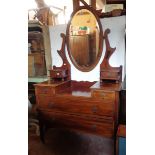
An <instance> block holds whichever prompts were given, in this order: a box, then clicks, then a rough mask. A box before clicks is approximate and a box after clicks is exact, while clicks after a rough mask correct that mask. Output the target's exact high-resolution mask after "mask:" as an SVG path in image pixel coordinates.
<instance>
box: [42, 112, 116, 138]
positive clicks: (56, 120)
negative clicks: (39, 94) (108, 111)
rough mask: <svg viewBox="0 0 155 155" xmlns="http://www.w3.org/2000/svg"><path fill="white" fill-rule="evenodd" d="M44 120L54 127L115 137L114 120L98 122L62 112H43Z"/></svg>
mask: <svg viewBox="0 0 155 155" xmlns="http://www.w3.org/2000/svg"><path fill="white" fill-rule="evenodd" d="M41 115H42V118H44V119H45V120H47V121H49V122H50V123H51V124H52V126H53V127H55V128H57V127H60V128H69V129H75V130H81V131H83V132H87V133H88V132H90V133H94V134H99V135H104V136H107V137H113V134H114V125H113V124H114V123H113V120H112V118H110V117H109V118H108V117H107V118H102V119H101V120H100V122H98V121H97V120H95V118H94V119H92V118H89V117H84V116H82V115H79V116H78V115H71V114H65V113H61V112H51V111H42V112H41Z"/></svg>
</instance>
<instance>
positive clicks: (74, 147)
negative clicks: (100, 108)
mask: <svg viewBox="0 0 155 155" xmlns="http://www.w3.org/2000/svg"><path fill="white" fill-rule="evenodd" d="M45 141H46V144H42V143H41V141H40V139H39V137H38V136H36V135H34V134H33V135H32V134H31V133H30V132H29V155H113V141H112V140H111V139H108V138H103V137H100V136H96V135H91V134H84V133H77V132H71V131H67V130H60V129H59V130H58V129H50V130H48V131H47V132H46V135H45Z"/></svg>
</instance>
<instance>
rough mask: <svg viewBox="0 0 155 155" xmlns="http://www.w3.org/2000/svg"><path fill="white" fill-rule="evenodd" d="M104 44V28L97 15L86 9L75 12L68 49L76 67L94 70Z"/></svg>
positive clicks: (68, 37) (68, 38) (68, 34)
mask: <svg viewBox="0 0 155 155" xmlns="http://www.w3.org/2000/svg"><path fill="white" fill-rule="evenodd" d="M102 42H103V41H102V26H101V23H100V20H99V19H98V16H97V15H96V13H95V12H94V11H93V10H90V9H87V8H84V7H82V8H81V9H79V10H78V11H76V12H73V14H72V18H71V20H70V22H69V24H68V28H67V48H68V52H69V56H70V58H71V61H72V63H73V64H74V65H75V67H76V68H78V69H79V70H81V71H86V72H87V71H90V70H92V69H93V68H94V67H95V66H96V65H97V63H98V61H99V59H100V56H101V53H102V46H103V43H102Z"/></svg>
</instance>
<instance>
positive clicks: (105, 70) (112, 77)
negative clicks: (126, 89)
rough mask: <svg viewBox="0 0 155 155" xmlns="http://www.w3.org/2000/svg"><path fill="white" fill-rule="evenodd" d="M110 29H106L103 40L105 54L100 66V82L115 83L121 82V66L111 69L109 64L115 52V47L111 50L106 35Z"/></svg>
mask: <svg viewBox="0 0 155 155" xmlns="http://www.w3.org/2000/svg"><path fill="white" fill-rule="evenodd" d="M109 33H110V29H106V30H105V32H104V36H103V38H104V39H105V45H106V52H105V56H104V59H103V61H102V63H101V64H100V81H101V82H103V81H115V82H116V83H118V82H120V81H121V80H122V66H120V67H112V66H111V65H110V64H109V60H110V57H111V55H112V54H113V53H114V52H115V50H116V47H115V48H112V47H111V46H110V43H109V38H108V34H109Z"/></svg>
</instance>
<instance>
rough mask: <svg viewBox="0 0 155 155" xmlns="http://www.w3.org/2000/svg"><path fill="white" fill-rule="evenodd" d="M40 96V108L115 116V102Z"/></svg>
mask: <svg viewBox="0 0 155 155" xmlns="http://www.w3.org/2000/svg"><path fill="white" fill-rule="evenodd" d="M37 98H38V105H39V108H43V109H49V110H56V111H62V112H70V113H77V114H79V113H80V114H90V115H98V116H111V117H113V116H114V102H112V101H102V100H98V101H96V100H93V99H91V98H90V99H89V100H82V99H81V100H79V101H77V99H71V98H70V99H69V98H68V99H67V98H61V97H59V98H54V97H48V96H43V95H40V96H38V97H37Z"/></svg>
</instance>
